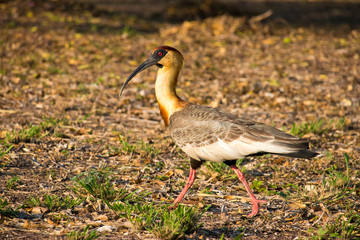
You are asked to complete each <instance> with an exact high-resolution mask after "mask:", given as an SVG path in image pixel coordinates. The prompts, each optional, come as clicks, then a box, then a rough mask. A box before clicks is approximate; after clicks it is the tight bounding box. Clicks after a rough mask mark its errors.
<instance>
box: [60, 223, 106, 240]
mask: <svg viewBox="0 0 360 240" xmlns="http://www.w3.org/2000/svg"><path fill="white" fill-rule="evenodd" d="M89 228H90V225H87V226H86V227H85V228H84V229H83V230H79V231H73V232H70V233H68V234H67V239H69V240H92V239H97V238H99V237H100V236H101V234H100V233H97V232H96V231H89Z"/></svg>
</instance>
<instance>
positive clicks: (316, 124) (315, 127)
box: [290, 118, 346, 137]
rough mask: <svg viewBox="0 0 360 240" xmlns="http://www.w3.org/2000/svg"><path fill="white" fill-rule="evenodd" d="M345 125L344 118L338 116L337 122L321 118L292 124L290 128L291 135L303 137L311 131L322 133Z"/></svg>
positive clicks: (341, 128) (340, 128)
mask: <svg viewBox="0 0 360 240" xmlns="http://www.w3.org/2000/svg"><path fill="white" fill-rule="evenodd" d="M345 126H346V118H340V119H339V120H338V121H337V122H335V121H334V120H331V121H326V120H324V119H322V118H319V119H318V120H315V121H311V122H309V123H302V124H300V125H296V123H294V124H293V126H292V128H291V129H290V133H291V134H292V135H295V136H298V137H303V136H304V135H305V134H308V133H313V134H316V135H322V134H324V133H327V132H329V131H333V130H337V129H338V130H343V129H344V128H345Z"/></svg>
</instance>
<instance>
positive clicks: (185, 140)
mask: <svg viewBox="0 0 360 240" xmlns="http://www.w3.org/2000/svg"><path fill="white" fill-rule="evenodd" d="M152 65H157V66H159V70H158V74H157V78H156V82H155V93H156V98H157V101H158V104H159V108H160V112H161V116H162V118H163V120H164V122H165V125H166V126H169V130H170V135H171V137H172V139H173V140H174V142H175V143H176V144H177V145H178V146H179V147H180V148H181V149H182V150H183V151H184V152H185V153H186V154H187V155H189V157H190V163H191V168H190V176H189V179H188V181H187V184H186V185H185V187H184V189H183V191H182V192H181V193H180V195H179V196H178V197H177V199H176V200H175V201H174V205H175V206H176V205H177V203H178V202H179V201H181V199H182V198H183V197H184V195H185V194H186V192H187V191H188V189H189V188H190V187H191V185H192V183H193V182H194V180H195V172H196V169H197V168H199V167H200V166H201V164H202V163H203V162H204V161H213V162H218V163H222V162H224V163H225V164H227V165H229V166H230V167H231V168H232V169H233V170H234V172H235V173H236V174H237V176H238V178H239V180H240V181H241V182H242V183H243V184H244V186H245V188H246V190H247V192H248V194H249V195H250V198H251V200H252V203H253V205H254V206H253V210H252V213H251V214H249V216H254V215H255V214H257V212H258V204H259V203H260V202H265V201H263V200H257V199H256V198H255V196H254V194H253V193H252V191H251V189H250V186H249V184H248V183H247V182H246V180H245V177H244V175H243V173H242V172H241V171H240V170H239V169H238V168H237V167H236V160H237V159H240V158H243V157H246V156H252V155H261V154H266V153H272V154H277V155H284V156H290V157H298V158H311V157H313V156H315V155H316V154H317V153H315V152H313V151H311V150H309V143H308V141H307V140H305V139H301V138H298V137H295V136H292V135H290V134H287V133H285V132H282V131H280V130H278V129H276V128H274V127H271V126H269V125H265V124H262V123H258V122H254V121H251V120H244V119H241V118H238V117H237V116H235V115H232V114H230V113H226V112H223V111H220V110H219V109H215V108H210V107H206V106H201V105H196V104H193V103H189V102H186V101H184V100H182V99H180V98H179V97H178V96H177V94H176V91H175V88H176V84H177V78H178V75H179V73H180V70H181V68H182V66H183V56H182V55H181V53H180V52H179V51H178V50H176V49H174V48H171V47H167V46H163V47H158V48H155V49H154V51H153V52H152V55H151V57H150V58H149V59H148V60H146V61H145V62H144V63H143V64H141V65H140V66H139V67H138V68H137V69H136V70H135V71H134V72H133V73H132V74H131V75H130V77H129V78H128V79H127V81H126V82H125V83H124V85H123V87H122V89H121V92H122V91H123V89H124V87H125V86H126V85H127V83H128V82H129V81H130V80H131V79H132V78H133V77H134V76H135V75H136V74H137V73H138V72H140V71H142V70H144V69H145V68H147V67H149V66H152Z"/></svg>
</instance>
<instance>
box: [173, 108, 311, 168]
mask: <svg viewBox="0 0 360 240" xmlns="http://www.w3.org/2000/svg"><path fill="white" fill-rule="evenodd" d="M169 129H170V134H171V137H172V138H173V139H174V141H175V143H176V144H177V145H178V146H179V147H180V148H182V149H183V150H184V151H185V152H186V153H187V154H188V155H190V157H192V158H194V159H202V160H210V161H216V162H222V161H225V160H233V159H239V158H242V157H244V156H247V155H256V154H258V153H274V154H280V155H285V156H292V157H305V158H308V157H311V156H313V155H315V153H314V152H311V151H310V150H307V149H308V141H307V140H305V139H301V138H298V137H295V136H292V135H290V134H287V133H285V132H282V131H280V130H278V129H276V128H273V127H271V126H268V125H265V124H261V123H257V122H254V121H251V120H244V119H240V118H238V117H237V116H235V115H232V114H229V113H226V112H222V111H220V110H218V109H214V108H209V107H205V106H200V105H195V104H189V105H187V106H186V107H185V108H184V109H182V110H180V111H178V112H176V113H174V114H173V115H172V116H171V117H170V125H169Z"/></svg>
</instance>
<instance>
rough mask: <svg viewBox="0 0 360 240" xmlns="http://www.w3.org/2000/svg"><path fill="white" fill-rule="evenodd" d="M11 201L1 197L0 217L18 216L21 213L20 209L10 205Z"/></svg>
mask: <svg viewBox="0 0 360 240" xmlns="http://www.w3.org/2000/svg"><path fill="white" fill-rule="evenodd" d="M9 205H10V203H9V202H8V201H7V200H6V199H5V200H3V199H2V198H0V219H1V218H2V217H10V218H11V217H16V216H17V215H18V213H19V211H18V209H16V210H14V209H13V208H11V207H9Z"/></svg>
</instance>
